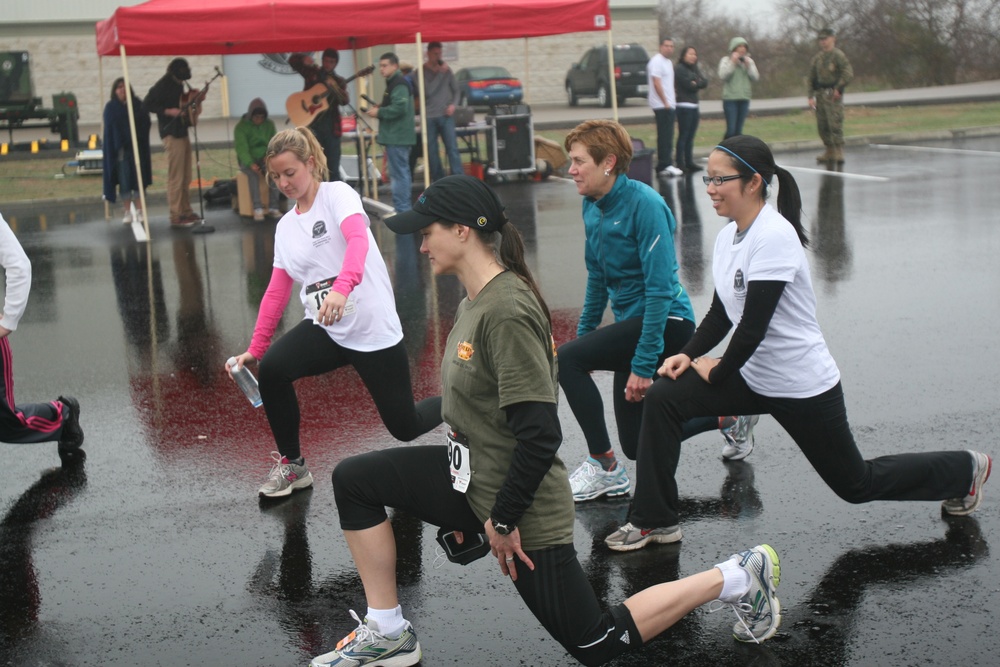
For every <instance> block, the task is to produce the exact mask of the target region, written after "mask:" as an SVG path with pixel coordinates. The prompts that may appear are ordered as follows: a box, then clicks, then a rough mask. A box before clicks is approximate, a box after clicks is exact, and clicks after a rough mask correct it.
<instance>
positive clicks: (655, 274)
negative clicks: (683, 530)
mask: <svg viewBox="0 0 1000 667" xmlns="http://www.w3.org/2000/svg"><path fill="white" fill-rule="evenodd" d="M565 146H566V150H567V151H568V152H569V158H570V169H569V174H570V176H572V178H573V182H574V183H576V187H577V191H578V192H579V193H580V194H581V195H582V196H583V229H584V260H585V262H586V264H587V290H586V295H585V297H584V301H583V311H582V312H581V313H580V322H579V324H578V325H577V330H576V338H575V339H574V340H571V341H569V342H567V343H565V344H563V345H562V346H561V347H560V348H559V385H560V386H561V387H562V389H563V392H564V393H565V394H566V402H567V403H569V406H570V408H571V409H572V410H573V415H574V416H575V417H576V419H577V421H578V422H579V423H580V427H581V429H582V430H583V435H584V438H585V439H586V441H587V449H588V450H589V454H590V455H589V456H588V457H587V458H586V459H584V461H583V463H581V464H580V466H579V467H578V468H577V469H576V470H575V471H574V472H573V474H572V475H570V485H571V486H572V489H573V499H574V500H576V501H577V502H582V501H586V500H594V499H596V498H598V497H600V496H603V495H607V496H620V495H624V494H626V493H628V492H629V489H630V482H629V478H628V474H627V473H626V471H625V468H624V466H622V465H620V462H619V461H618V459H617V457H616V456H615V452H614V449H613V448H612V445H611V439H610V437H609V435H608V427H607V424H606V423H605V419H604V402H603V400H602V398H601V393H600V390H599V389H598V387H597V385H596V384H595V383H594V380H593V377H592V376H591V373H592V372H593V371H611V372H613V373H614V390H613V398H612V401H613V405H614V412H615V422H616V426H617V427H618V441H619V443H620V444H621V448H622V452H623V453H624V454H625V456H627V457H628V458H630V459H634V458H635V455H636V446H637V444H638V440H639V426H640V424H641V423H642V400H643V396H645V395H646V391H647V390H648V389H649V386H650V385H651V384H652V383H653V379H654V378H655V377H656V369H657V367H658V366H659V365H660V362H662V361H663V359H664V358H665V357H666V356H667V355H670V354H674V353H675V352H677V351H678V350H680V349H681V347H682V346H683V345H684V344H685V343H686V342H687V341H688V339H689V338H691V334H693V333H694V310H693V309H692V308H691V301H690V299H689V298H688V295H687V292H686V291H685V290H684V286H683V285H682V284H681V282H680V279H679V278H678V276H677V273H678V266H677V257H676V254H675V251H674V229H675V228H676V226H677V223H676V222H675V221H674V216H673V215H672V214H671V212H670V209H669V208H667V205H666V203H665V202H664V201H663V197H662V196H660V194H659V193H657V192H656V191H655V190H653V189H652V188H651V187H649V186H648V185H646V184H644V183H641V182H639V181H636V180H632V179H630V178H629V177H628V176H627V174H626V172H627V171H628V167H629V163H630V162H631V161H632V140H631V138H630V137H629V135H628V132H626V131H625V128H624V127H622V125H621V124H620V123H617V122H615V121H610V120H589V121H586V122H584V123H581V124H580V125H578V126H577V127H575V128H574V129H573V130H572V131H571V132H570V133H569V134H568V135H567V136H566V140H565ZM609 302H610V304H611V312H612V313H613V315H614V319H615V321H614V322H613V323H612V324H607V325H604V326H601V321H602V319H603V317H604V311H605V310H606V309H607V307H608V304H609ZM725 419H726V421H725V422H724V423H720V421H719V420H711V419H704V420H699V421H697V422H692V423H690V424H687V425H686V426H685V437H690V436H693V435H695V434H697V433H701V432H703V431H708V430H712V429H714V428H718V427H720V426H725V427H726V428H727V429H728V430H727V431H723V436H724V437H725V438H726V441H727V444H726V449H725V450H724V451H723V456H726V454H727V452H728V451H729V450H733V451H737V450H738V449H739V448H738V447H736V446H735V444H734V443H735V441H734V438H735V436H734V433H736V432H737V431H738V432H740V433H742V434H743V440H742V442H743V443H746V442H752V439H751V438H752V434H751V429H752V423H751V422H750V421H748V420H747V419H741V420H737V419H735V418H725ZM741 424H744V425H745V426H741ZM740 428H742V430H741V431H740V430H739V429H740ZM750 448H752V447H748V446H744V447H743V448H742V450H741V451H742V452H743V453H742V456H739V455H737V458H743V457H744V456H746V454H749V453H750ZM730 458H731V457H730ZM620 538H621V539H616V540H615V544H614V545H610V544H609V546H612V548H614V549H618V550H621V551H629V550H632V549H636V548H638V547H637V546H635V541H636V540H640V541H642V542H643V543H645V542H648V541H653V542H660V543H668V542H676V541H677V540H679V539H681V534H680V532H679V531H677V532H672V533H666V532H665V531H657V532H655V533H649V534H645V535H638V534H634V535H633V534H624V533H623V534H622V535H621V536H620ZM640 546H641V545H640Z"/></svg>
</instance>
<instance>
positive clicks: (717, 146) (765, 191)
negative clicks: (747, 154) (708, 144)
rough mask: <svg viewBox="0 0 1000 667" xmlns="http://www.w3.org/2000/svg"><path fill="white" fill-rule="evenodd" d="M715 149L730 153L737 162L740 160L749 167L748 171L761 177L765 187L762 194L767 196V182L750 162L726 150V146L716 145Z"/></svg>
mask: <svg viewBox="0 0 1000 667" xmlns="http://www.w3.org/2000/svg"><path fill="white" fill-rule="evenodd" d="M715 147H716V148H718V149H719V150H723V151H726V152H727V153H729V154H730V155H732V156H733V157H734V158H736V159H737V160H739V161H740V162H742V163H743V164H745V165H746V166H747V169H749V170H750V171H752V172H753V173H755V174H757V175H758V176H760V182H761V184H762V185H763V187H762V188H761V192H762V193H763V194H764V196H767V181H765V180H764V177H763V176H761V175H760V172H759V171H757V170H756V169H754V168H753V167H751V166H750V163H749V162H747V161H746V160H744V159H743V158H741V157H740V156H739V155H737V154H736V153H734V152H732V151H731V150H729V149H728V148H726V147H725V146H722V145H716V146H715Z"/></svg>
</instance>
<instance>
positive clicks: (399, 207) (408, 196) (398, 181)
mask: <svg viewBox="0 0 1000 667" xmlns="http://www.w3.org/2000/svg"><path fill="white" fill-rule="evenodd" d="M384 148H385V157H386V159H387V160H388V161H389V178H390V179H392V207H393V208H394V209H396V213H402V212H403V211H409V210H410V206H411V205H412V203H413V201H412V200H413V192H412V191H413V176H412V175H411V174H410V148H411V147H410V146H385V147H384Z"/></svg>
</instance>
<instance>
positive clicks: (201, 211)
mask: <svg viewBox="0 0 1000 667" xmlns="http://www.w3.org/2000/svg"><path fill="white" fill-rule="evenodd" d="M215 72H216V76H215V77H213V79H212V80H213V81H214V80H215V79H216V78H218V77H220V76H222V72H220V71H219V68H218V67H216V68H215ZM209 83H211V82H209ZM184 85H186V86H187V87H188V91H191V90H192V88H191V85H190V84H188V83H187V82H185V83H184ZM205 89H206V90H207V89H208V84H206V85H205ZM200 97H201V93H199V94H198V95H196V96H195V98H194V99H193V100H192V101H191V102H190V103H189V106H194V105H196V104H198V102H200V101H201V100H200V99H199V98H200ZM191 127H193V128H194V165H195V171H196V176H197V178H198V216H199V217H200V218H201V224H200V225H198V226H197V227H195V228H194V229H192V230H191V233H192V234H211V233H212V232H214V231H215V227H213V226H212V225H207V224H205V195H204V193H203V192H202V187H201V147H200V145H199V143H198V123H197V122H196V123H194V124H192V125H191Z"/></svg>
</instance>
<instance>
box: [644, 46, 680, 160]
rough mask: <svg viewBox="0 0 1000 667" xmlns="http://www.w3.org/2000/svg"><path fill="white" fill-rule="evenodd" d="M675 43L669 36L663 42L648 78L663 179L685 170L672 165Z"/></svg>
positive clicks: (648, 70) (657, 158)
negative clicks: (672, 57)
mask: <svg viewBox="0 0 1000 667" xmlns="http://www.w3.org/2000/svg"><path fill="white" fill-rule="evenodd" d="M672 55H674V40H672V39H670V38H669V37H667V38H665V39H663V40H662V41H661V42H660V52H659V53H657V54H656V55H655V56H653V57H652V58H650V59H649V64H648V65H646V76H647V77H648V78H649V108H650V109H652V110H653V115H654V116H656V173H657V174H660V175H661V176H681V175H683V174H684V172H683V171H681V170H680V169H678V168H677V167H675V166H674V165H673V160H672V159H671V154H672V153H673V148H674V114H675V107H676V106H677V97H676V93H675V92H674V64H673V63H672V62H671V61H670V56H672Z"/></svg>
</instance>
